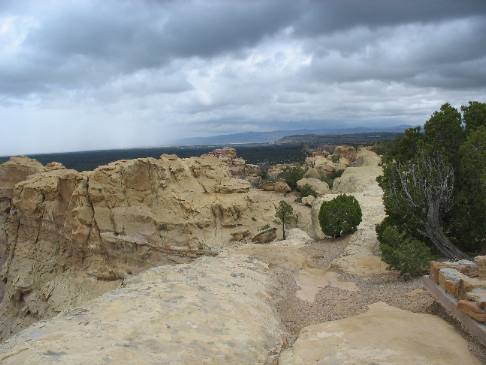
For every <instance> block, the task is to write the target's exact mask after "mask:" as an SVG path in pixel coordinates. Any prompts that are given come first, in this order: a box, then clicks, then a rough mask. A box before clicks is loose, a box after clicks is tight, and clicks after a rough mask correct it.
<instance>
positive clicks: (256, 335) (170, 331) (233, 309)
mask: <svg viewBox="0 0 486 365" xmlns="http://www.w3.org/2000/svg"><path fill="white" fill-rule="evenodd" d="M274 285H275V284H274V283H273V281H272V279H271V277H270V276H269V275H268V267H267V265H265V264H263V263H261V262H258V261H255V260H252V259H249V258H248V256H244V255H233V256H226V257H217V258H211V257H205V258H201V259H199V260H197V261H194V262H193V263H191V264H185V265H184V264H183V265H179V266H177V267H169V266H161V267H157V268H152V269H149V270H148V271H146V272H144V273H142V274H139V275H137V276H135V277H132V278H130V279H129V280H127V281H126V282H125V283H124V285H123V287H122V288H120V289H117V290H115V291H111V292H108V293H106V294H104V295H103V296H101V297H99V298H97V299H95V300H94V301H92V302H90V303H87V304H85V305H82V306H80V307H78V308H76V309H75V310H72V311H69V312H67V313H64V314H61V315H59V316H57V317H55V318H53V319H51V320H49V321H42V322H39V323H37V324H35V325H33V326H31V327H30V328H28V329H26V330H24V331H22V332H21V333H19V334H17V335H16V336H14V337H12V338H10V339H9V340H8V341H7V342H5V343H3V344H1V345H0V363H2V364H4V365H20V364H45V365H49V364H53V365H54V364H56V365H63V364H66V365H68V364H69V365H72V364H109V363H112V364H118V365H124V364H126V365H129V364H130V365H132V364H144V365H150V364H154V365H155V364H157V365H159V364H181V365H183V364H188V365H193V364H215V365H216V364H248V365H253V364H272V363H274V361H275V359H276V357H277V356H278V354H279V353H280V350H281V348H282V346H283V343H284V338H285V332H284V331H283V330H282V328H281V327H280V323H279V320H278V318H277V316H276V313H275V312H274V310H273V308H272V306H271V303H270V302H269V297H270V294H271V292H272V291H273V290H274Z"/></svg>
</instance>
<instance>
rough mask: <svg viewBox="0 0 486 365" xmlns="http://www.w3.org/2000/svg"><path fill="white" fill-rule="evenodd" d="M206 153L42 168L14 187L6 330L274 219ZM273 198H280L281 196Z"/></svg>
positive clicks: (268, 207) (214, 248)
mask: <svg viewBox="0 0 486 365" xmlns="http://www.w3.org/2000/svg"><path fill="white" fill-rule="evenodd" d="M249 190H250V184H249V183H248V182H247V181H244V180H239V179H235V178H233V177H232V175H231V173H230V171H229V169H228V166H227V164H225V163H224V162H223V161H221V160H219V159H218V158H215V157H211V156H202V157H199V158H189V159H179V158H177V157H176V156H172V155H163V156H161V158H160V159H153V158H142V159H136V160H129V161H117V162H113V163H111V164H109V165H106V166H101V167H99V168H97V169H96V170H94V171H91V172H83V173H80V172H77V171H74V170H69V169H65V168H63V167H62V166H54V167H53V168H46V169H45V171H44V172H42V173H38V174H35V175H32V176H31V177H30V178H28V179H27V180H25V181H21V182H19V183H17V185H15V188H14V190H13V193H12V203H11V208H10V209H9V214H8V218H7V221H6V223H5V227H6V233H7V253H6V256H7V259H6V262H5V264H4V265H3V271H2V278H3V281H4V282H5V296H4V300H3V303H2V305H1V307H0V315H1V316H2V318H3V324H2V326H1V329H2V333H1V335H2V336H6V335H8V334H9V333H11V332H15V331H16V330H18V329H19V328H22V327H24V326H25V325H28V324H30V323H32V322H33V321H36V320H38V319H41V318H46V317H49V316H52V315H54V314H56V313H58V312H60V311H61V310H64V309H66V308H70V307H72V306H75V305H78V304H80V303H83V302H84V301H86V300H88V299H90V298H93V297H96V296H98V295H100V294H101V293H103V292H105V291H106V290H109V289H112V288H115V287H117V286H118V285H119V284H120V283H121V281H122V280H123V278H124V277H125V276H126V275H127V274H130V273H136V272H139V271H141V270H144V269H146V268H147V267H150V266H154V265H156V264H157V265H159V264H170V263H183V262H188V261H190V260H192V259H194V258H195V257H198V256H201V255H214V254H216V253H217V252H218V250H219V249H220V248H221V247H223V246H224V245H225V244H228V243H229V242H230V241H232V240H241V239H248V238H251V236H252V235H253V234H254V233H256V231H257V229H258V227H261V226H263V225H265V224H267V223H271V222H272V219H273V216H274V213H275V202H273V201H272V200H271V199H270V200H269V199H262V196H261V193H260V192H250V191H249ZM277 201H278V200H277Z"/></svg>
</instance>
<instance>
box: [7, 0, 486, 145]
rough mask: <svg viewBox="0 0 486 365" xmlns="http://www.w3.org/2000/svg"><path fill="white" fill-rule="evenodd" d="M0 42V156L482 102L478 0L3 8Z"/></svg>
mask: <svg viewBox="0 0 486 365" xmlns="http://www.w3.org/2000/svg"><path fill="white" fill-rule="evenodd" d="M0 43H1V44H2V49H1V50H0V112H1V114H0V115H2V120H1V121H0V123H2V128H3V129H4V130H8V131H9V133H14V134H16V133H17V134H19V136H20V135H22V132H23V131H25V130H26V129H28V128H29V129H28V130H29V131H30V132H29V133H24V134H23V135H22V138H20V137H19V138H18V139H17V140H16V143H13V142H12V143H11V144H6V145H4V146H0V154H5V153H10V152H22V151H26V150H27V149H29V148H35V149H36V150H43V151H44V150H46V149H47V150H48V149H49V148H51V149H54V150H63V149H83V148H106V147H115V146H117V147H119V144H120V143H121V142H120V141H122V145H123V146H125V145H126V146H135V145H147V144H152V145H154V144H158V143H159V144H160V143H165V142H168V141H170V140H171V139H177V137H178V135H179V134H181V133H182V134H184V133H185V134H188V133H189V134H191V133H192V134H211V133H213V132H214V133H224V132H231V131H238V130H252V129H255V130H262V129H267V130H268V129H278V128H286V129H287V128H289V125H292V124H295V128H300V127H301V126H304V125H314V124H316V125H317V124H319V123H350V125H352V124H367V123H371V122H372V121H375V122H377V123H383V124H387V123H388V124H390V123H420V122H421V121H423V120H424V118H425V117H426V116H427V115H428V114H430V113H431V112H432V111H433V110H434V109H436V108H437V107H438V106H439V105H440V104H441V103H442V102H445V101H450V102H452V103H454V104H455V105H459V104H461V103H465V102H467V101H468V100H469V99H482V100H484V99H486V48H485V47H484V46H483V45H484V44H486V1H484V0H462V1H457V0H427V1H423V0H409V1H406V2H405V1H398V0H369V1H363V0H322V1H317V0H303V1H293V0H247V1H224V0H207V1H203V0H188V1H175V0H174V1H172V0H166V1H156V0H104V1H94V0H74V1H68V2H66V1H62V0H49V1H42V2H40V1H36V0H18V1H2V2H0ZM47 125H49V126H50V128H44V127H43V126H47ZM53 125H55V130H56V131H57V132H58V133H64V135H65V136H70V137H69V138H67V137H66V138H63V141H64V142H63V143H60V144H58V145H57V144H56V143H54V142H53V141H54V139H57V137H56V138H54V137H53V136H52V135H49V133H48V132H47V130H48V129H52V128H54V127H52V126H53ZM137 125H140V126H141V128H139V127H136V126H137ZM51 127H52V128H51ZM83 128H85V129H90V130H93V134H92V135H91V136H90V138H89V139H83V138H80V137H77V136H78V135H79V133H78V132H79V130H80V129H83ZM115 129H116V130H117V132H116V133H114V132H113V135H116V136H117V138H115V139H112V138H107V137H106V134H107V133H109V132H108V131H110V130H115ZM134 131H135V132H134ZM34 140H35V141H36V144H33V143H32V141H34ZM28 141H31V142H30V143H29V142H28ZM37 141H40V142H39V143H40V145H38V144H37ZM42 141H45V143H44V145H43V142H42ZM67 141H69V142H67ZM70 146H72V147H70ZM27 152H29V151H27Z"/></svg>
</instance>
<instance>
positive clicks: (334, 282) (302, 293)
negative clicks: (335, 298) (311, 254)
mask: <svg viewBox="0 0 486 365" xmlns="http://www.w3.org/2000/svg"><path fill="white" fill-rule="evenodd" d="M296 281H297V285H298V286H299V287H300V289H299V290H297V292H296V293H295V295H296V296H297V298H299V299H301V300H305V301H307V302H314V301H315V298H316V295H317V293H319V291H320V290H321V289H324V288H325V287H328V286H331V287H333V288H338V289H341V290H346V291H359V288H358V287H357V286H356V284H355V283H353V282H350V281H349V282H348V281H343V280H341V279H340V278H339V274H337V273H335V272H333V271H327V270H322V269H314V268H309V267H306V268H304V269H302V270H300V271H299V274H298V275H297V280H296Z"/></svg>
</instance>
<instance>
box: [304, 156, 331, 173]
mask: <svg viewBox="0 0 486 365" xmlns="http://www.w3.org/2000/svg"><path fill="white" fill-rule="evenodd" d="M305 163H306V165H307V166H309V167H310V168H313V169H315V171H317V174H318V175H319V176H318V177H316V178H320V175H329V174H331V173H333V172H334V171H336V164H335V163H334V162H332V161H331V160H330V159H329V158H327V157H324V156H319V155H318V156H312V157H307V158H306V160H305ZM306 177H313V176H306Z"/></svg>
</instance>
